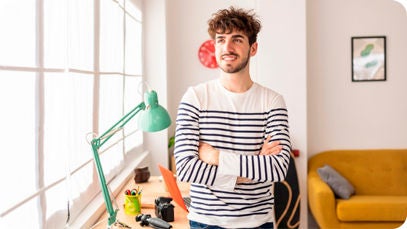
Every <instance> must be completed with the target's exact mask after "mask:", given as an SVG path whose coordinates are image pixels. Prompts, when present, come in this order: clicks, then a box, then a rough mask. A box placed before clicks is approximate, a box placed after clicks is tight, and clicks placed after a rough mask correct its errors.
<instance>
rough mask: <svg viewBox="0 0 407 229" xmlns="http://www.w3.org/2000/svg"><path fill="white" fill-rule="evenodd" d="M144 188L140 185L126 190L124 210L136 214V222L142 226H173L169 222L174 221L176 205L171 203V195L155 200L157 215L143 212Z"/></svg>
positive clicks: (129, 213)
mask: <svg viewBox="0 0 407 229" xmlns="http://www.w3.org/2000/svg"><path fill="white" fill-rule="evenodd" d="M142 191H143V188H140V186H138V187H137V188H134V189H131V190H130V189H127V190H126V191H124V204H123V208H124V212H125V213H126V214H127V215H131V216H136V217H135V220H136V222H140V225H141V226H151V227H153V228H163V229H165V228H172V226H171V224H169V223H168V222H173V221H174V205H173V204H172V203H171V201H172V198H171V197H158V198H156V199H155V201H154V205H155V206H154V210H155V215H156V217H151V214H142V213H141V210H142V208H143V206H142V204H141V197H142Z"/></svg>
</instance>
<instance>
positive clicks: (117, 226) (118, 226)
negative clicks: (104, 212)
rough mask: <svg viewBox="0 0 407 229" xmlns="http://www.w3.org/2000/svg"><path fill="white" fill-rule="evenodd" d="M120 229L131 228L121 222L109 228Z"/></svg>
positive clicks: (108, 228) (108, 227)
mask: <svg viewBox="0 0 407 229" xmlns="http://www.w3.org/2000/svg"><path fill="white" fill-rule="evenodd" d="M119 228H130V229H131V227H130V226H129V225H127V224H125V223H122V222H120V221H116V222H114V223H113V224H112V225H110V226H107V229H119Z"/></svg>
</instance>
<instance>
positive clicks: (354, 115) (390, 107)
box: [307, 0, 407, 157]
mask: <svg viewBox="0 0 407 229" xmlns="http://www.w3.org/2000/svg"><path fill="white" fill-rule="evenodd" d="M307 15H308V17H307V21H308V23H307V34H308V36H307V40H308V52H307V57H308V58H307V60H308V74H307V75H308V76H307V79H308V105H307V106H308V108H307V109H308V156H309V157H310V156H312V155H314V154H317V153H319V152H321V151H323V150H329V149H349V148H352V149H359V148H363V149H368V148H406V147H407V141H406V139H407V118H406V117H407V102H405V101H404V98H406V97H407V90H406V88H407V68H406V53H407V42H406V41H407V13H406V11H405V10H404V8H403V7H402V6H401V5H400V4H399V3H397V2H395V1H389V0H374V1H372V0H357V1H339V0H310V1H307ZM365 35H385V36H386V37H387V81H385V82H356V83H352V81H351V37H352V36H365Z"/></svg>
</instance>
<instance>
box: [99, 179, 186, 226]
mask: <svg viewBox="0 0 407 229" xmlns="http://www.w3.org/2000/svg"><path fill="white" fill-rule="evenodd" d="M138 186H140V188H143V192H142V197H141V213H142V214H150V215H151V217H156V215H155V210H154V200H155V199H156V198H158V197H160V196H163V197H169V196H170V194H169V193H168V191H167V190H166V187H165V183H164V181H162V180H161V179H160V178H159V177H158V176H151V177H150V179H149V180H148V182H146V183H140V184H136V183H135V182H134V180H133V179H130V180H129V182H128V183H127V184H126V185H125V186H124V187H123V190H121V191H120V193H119V195H118V196H117V197H116V202H117V204H118V205H119V211H118V213H117V216H116V219H117V220H118V221H119V222H121V223H124V224H126V225H128V226H130V227H131V228H151V227H142V226H140V222H136V220H135V217H136V216H132V215H127V214H126V213H125V212H124V209H123V203H124V192H125V190H127V189H130V190H131V189H134V188H137V187H138ZM178 186H179V189H180V191H181V194H182V195H183V196H184V195H189V184H188V183H183V182H178ZM171 203H172V204H173V205H174V206H175V208H174V221H173V222H169V223H170V224H171V225H172V228H174V229H175V228H189V221H188V219H187V214H188V213H187V212H186V211H185V210H183V209H182V208H181V207H179V206H178V205H177V203H175V201H172V202H171ZM107 218H108V214H107V212H105V213H104V214H103V215H102V216H101V217H100V218H99V220H98V222H101V221H103V222H101V223H100V224H98V225H97V226H96V227H93V228H96V229H106V228H107Z"/></svg>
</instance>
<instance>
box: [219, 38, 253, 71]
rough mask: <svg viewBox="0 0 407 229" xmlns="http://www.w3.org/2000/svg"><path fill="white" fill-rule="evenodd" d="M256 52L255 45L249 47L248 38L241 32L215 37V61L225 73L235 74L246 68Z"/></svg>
mask: <svg viewBox="0 0 407 229" xmlns="http://www.w3.org/2000/svg"><path fill="white" fill-rule="evenodd" d="M256 50H257V43H254V44H253V45H252V46H250V45H249V39H248V37H247V36H246V35H244V34H243V33H241V32H236V31H233V32H232V33H230V34H216V36H215V55H216V61H217V62H218V65H219V68H220V69H222V70H223V71H224V72H226V73H237V72H240V71H241V70H242V69H244V68H246V67H247V64H248V63H249V60H250V56H253V55H254V54H255V53H256Z"/></svg>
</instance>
